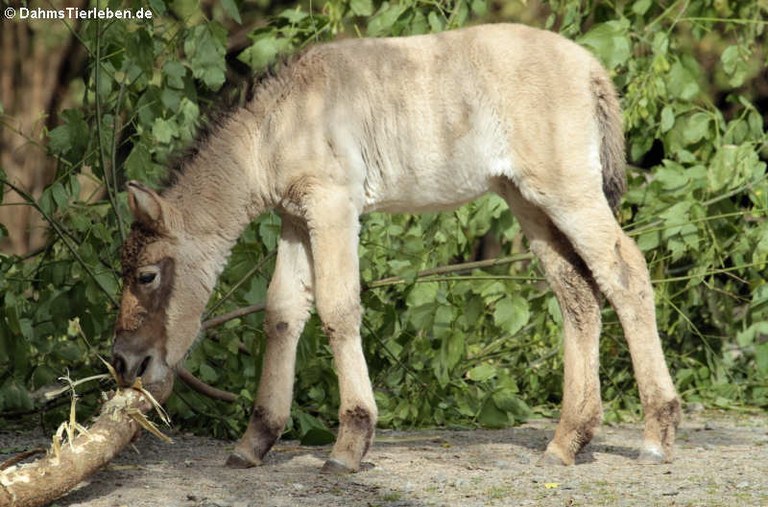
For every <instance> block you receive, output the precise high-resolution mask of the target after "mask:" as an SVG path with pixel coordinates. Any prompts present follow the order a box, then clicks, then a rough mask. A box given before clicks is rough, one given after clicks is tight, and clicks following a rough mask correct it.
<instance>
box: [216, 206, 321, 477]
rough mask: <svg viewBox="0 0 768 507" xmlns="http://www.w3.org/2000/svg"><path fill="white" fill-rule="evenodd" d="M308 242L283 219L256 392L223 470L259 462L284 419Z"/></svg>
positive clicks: (305, 296) (301, 319)
mask: <svg viewBox="0 0 768 507" xmlns="http://www.w3.org/2000/svg"><path fill="white" fill-rule="evenodd" d="M308 242H309V238H308V236H307V232H306V230H304V229H303V228H302V226H300V225H298V224H295V223H294V222H292V221H290V220H289V219H288V218H287V217H284V218H283V225H282V231H281V235H280V242H279V245H278V250H277V260H276V263H275V273H274V275H273V276H272V280H271V282H270V284H269V289H268V290H267V309H266V317H265V319H264V328H265V331H266V335H267V346H266V351H265V353H264V362H263V366H262V370H261V380H260V381H259V390H258V394H257V395H256V402H255V404H254V407H253V412H252V414H251V419H250V421H249V423H248V429H247V430H246V431H245V434H244V435H243V436H242V438H241V439H240V441H239V442H238V444H237V446H236V447H235V450H234V452H233V453H232V454H231V455H230V456H229V459H227V465H228V466H231V467H234V468H244V467H250V466H253V465H259V464H261V460H262V458H263V457H264V455H265V454H266V453H267V451H269V449H271V448H272V445H274V443H275V442H276V441H277V439H278V438H279V437H280V434H281V433H282V431H283V427H284V426H285V423H286V422H287V421H288V418H289V417H290V412H291V400H292V398H293V379H294V369H295V363H296V345H297V344H298V341H299V337H300V335H301V331H302V329H303V328H304V324H305V323H306V321H307V318H308V317H309V311H310V308H311V306H312V270H311V259H310V253H309V244H308Z"/></svg>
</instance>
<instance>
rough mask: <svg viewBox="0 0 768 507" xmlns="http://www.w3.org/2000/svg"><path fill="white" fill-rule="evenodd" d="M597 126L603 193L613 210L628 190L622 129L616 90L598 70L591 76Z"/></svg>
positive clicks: (615, 210) (614, 210) (617, 206)
mask: <svg viewBox="0 0 768 507" xmlns="http://www.w3.org/2000/svg"><path fill="white" fill-rule="evenodd" d="M592 92H593V93H594V95H595V101H596V111H595V114H596V116H597V123H598V128H599V129H600V137H601V138H600V165H602V167H603V193H604V194H605V197H606V198H607V199H608V203H609V204H610V205H611V209H612V210H613V212H614V213H616V212H617V211H618V209H619V204H620V203H621V196H622V195H624V193H625V192H626V191H627V175H626V173H625V165H626V160H625V157H624V128H623V127H622V120H621V107H620V106H619V97H618V95H617V94H616V89H615V88H614V87H613V83H611V81H610V79H608V76H606V75H605V73H604V72H603V71H602V70H601V71H600V72H596V73H595V74H593V76H592Z"/></svg>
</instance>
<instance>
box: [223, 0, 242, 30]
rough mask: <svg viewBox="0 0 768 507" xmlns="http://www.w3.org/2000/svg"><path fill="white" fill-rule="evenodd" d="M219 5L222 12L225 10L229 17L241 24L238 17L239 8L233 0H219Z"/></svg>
mask: <svg viewBox="0 0 768 507" xmlns="http://www.w3.org/2000/svg"><path fill="white" fill-rule="evenodd" d="M221 6H222V7H223V8H224V12H226V13H227V15H228V16H229V17H230V18H232V19H233V20H235V21H236V22H237V24H238V25H242V24H243V20H242V19H240V10H239V9H238V8H237V3H235V0H221Z"/></svg>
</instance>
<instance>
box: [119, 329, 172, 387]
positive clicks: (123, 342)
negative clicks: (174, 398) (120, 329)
mask: <svg viewBox="0 0 768 507" xmlns="http://www.w3.org/2000/svg"><path fill="white" fill-rule="evenodd" d="M141 341H143V340H139V339H136V338H134V337H130V336H127V335H118V336H117V337H115V343H114V345H113V346H112V366H113V367H114V368H115V372H116V373H117V383H118V384H119V385H120V386H121V387H129V386H132V385H133V384H134V382H135V381H136V379H137V378H139V377H141V382H142V384H143V385H144V386H147V387H149V386H151V385H152V384H156V383H161V382H165V381H166V380H167V378H168V376H169V375H170V370H169V368H168V365H166V364H165V359H164V358H163V357H162V356H161V354H159V353H158V351H157V349H155V348H146V347H143V346H136V342H139V343H140V342H141Z"/></svg>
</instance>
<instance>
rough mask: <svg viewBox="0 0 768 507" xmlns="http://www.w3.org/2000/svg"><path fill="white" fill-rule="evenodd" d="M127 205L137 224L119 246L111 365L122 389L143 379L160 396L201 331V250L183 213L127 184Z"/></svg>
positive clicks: (203, 296)
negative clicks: (120, 282) (120, 273)
mask: <svg viewBox="0 0 768 507" xmlns="http://www.w3.org/2000/svg"><path fill="white" fill-rule="evenodd" d="M128 204H129V207H130V209H131V212H132V213H133V216H134V219H135V220H134V223H133V226H132V227H131V232H130V234H129V236H128V238H127V239H126V241H125V244H124V245H123V252H122V264H123V293H122V297H121V301H120V312H119V314H118V317H117V322H116V323H115V340H114V344H113V347H112V354H113V359H112V363H113V365H114V367H115V370H116V372H117V374H118V377H119V378H118V380H119V382H120V384H122V385H130V384H133V382H134V381H135V380H136V378H137V377H141V378H142V382H143V384H144V385H145V386H146V387H148V388H150V389H153V390H155V391H158V392H162V391H163V390H164V389H165V388H167V387H168V383H169V381H170V380H172V376H171V368H173V366H175V365H176V364H177V363H178V362H179V361H180V360H181V359H182V358H183V357H184V354H185V353H186V351H187V349H189V347H190V345H191V343H192V342H193V341H194V338H195V336H196V335H197V333H198V331H199V327H200V313H201V312H202V310H203V308H204V306H205V302H206V299H207V294H205V291H203V290H201V285H200V283H199V281H196V280H195V277H194V273H195V267H196V265H197V264H199V262H200V258H199V257H200V250H201V249H200V246H199V245H197V244H195V242H194V241H192V240H191V238H189V237H188V235H187V234H186V232H185V228H184V217H183V216H182V215H181V212H180V211H179V210H178V209H177V208H175V207H174V206H173V205H172V204H171V203H170V202H169V201H167V200H166V199H164V198H163V197H162V196H160V195H159V194H157V193H156V192H154V191H153V190H151V189H149V188H147V187H145V186H144V185H142V184H140V183H137V182H133V181H132V182H129V183H128Z"/></svg>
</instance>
